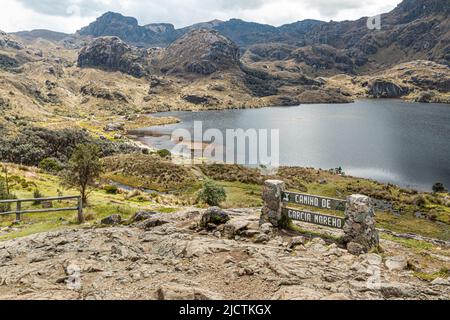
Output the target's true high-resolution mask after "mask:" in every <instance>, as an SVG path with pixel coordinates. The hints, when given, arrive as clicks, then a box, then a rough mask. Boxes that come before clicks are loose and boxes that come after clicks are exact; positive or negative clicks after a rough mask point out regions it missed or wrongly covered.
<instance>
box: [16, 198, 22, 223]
mask: <svg viewBox="0 0 450 320" xmlns="http://www.w3.org/2000/svg"><path fill="white" fill-rule="evenodd" d="M20 211H22V202H20V201H17V203H16V222H20Z"/></svg>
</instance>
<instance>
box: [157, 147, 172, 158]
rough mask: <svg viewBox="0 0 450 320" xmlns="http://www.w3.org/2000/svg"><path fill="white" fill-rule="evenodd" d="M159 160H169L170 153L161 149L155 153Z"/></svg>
mask: <svg viewBox="0 0 450 320" xmlns="http://www.w3.org/2000/svg"><path fill="white" fill-rule="evenodd" d="M156 153H157V154H158V155H159V156H160V157H161V158H170V157H171V156H172V153H171V152H170V151H169V150H166V149H162V150H158V151H157V152H156Z"/></svg>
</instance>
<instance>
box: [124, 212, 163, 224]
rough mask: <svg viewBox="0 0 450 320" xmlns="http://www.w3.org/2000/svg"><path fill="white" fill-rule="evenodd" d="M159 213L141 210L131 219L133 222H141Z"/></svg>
mask: <svg viewBox="0 0 450 320" xmlns="http://www.w3.org/2000/svg"><path fill="white" fill-rule="evenodd" d="M156 214H157V213H156V212H151V211H139V212H136V213H135V215H134V216H133V217H132V218H131V219H130V221H131V222H141V221H144V220H148V219H151V218H153V217H154V216H155V215H156Z"/></svg>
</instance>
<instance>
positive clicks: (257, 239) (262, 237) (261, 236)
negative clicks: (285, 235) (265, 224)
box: [254, 234, 270, 243]
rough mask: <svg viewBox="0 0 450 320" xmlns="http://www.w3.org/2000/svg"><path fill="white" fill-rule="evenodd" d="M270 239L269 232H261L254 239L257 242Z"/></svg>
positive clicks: (265, 241)
mask: <svg viewBox="0 0 450 320" xmlns="http://www.w3.org/2000/svg"><path fill="white" fill-rule="evenodd" d="M269 241H270V237H269V236H268V235H267V234H260V235H259V236H257V237H256V238H255V240H254V242H255V243H267V242H269Z"/></svg>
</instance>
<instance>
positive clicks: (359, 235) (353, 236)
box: [344, 194, 380, 254]
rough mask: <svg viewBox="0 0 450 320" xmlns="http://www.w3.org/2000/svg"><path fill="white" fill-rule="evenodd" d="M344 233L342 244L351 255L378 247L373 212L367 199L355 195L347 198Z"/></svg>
mask: <svg viewBox="0 0 450 320" xmlns="http://www.w3.org/2000/svg"><path fill="white" fill-rule="evenodd" d="M344 232H345V236H344V243H345V244H346V246H347V250H348V251H349V252H350V253H352V254H363V253H367V252H369V251H370V250H371V249H372V248H375V247H377V246H378V245H379V242H380V240H379V239H380V238H379V235H378V231H377V230H376V228H375V210H374V207H373V205H372V203H371V201H370V198H369V197H367V196H364V195H359V194H357V195H351V196H349V197H348V198H347V207H346V209H345V224H344Z"/></svg>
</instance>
